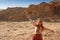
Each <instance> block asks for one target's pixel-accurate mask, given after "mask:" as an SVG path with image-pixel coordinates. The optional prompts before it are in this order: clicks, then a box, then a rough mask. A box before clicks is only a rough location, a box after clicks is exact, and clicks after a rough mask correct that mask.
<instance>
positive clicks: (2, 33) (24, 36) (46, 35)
mask: <svg viewBox="0 0 60 40" xmlns="http://www.w3.org/2000/svg"><path fill="white" fill-rule="evenodd" d="M43 24H44V27H46V28H49V29H51V30H54V31H55V32H54V33H52V32H50V31H48V30H45V31H44V32H43V33H42V34H43V40H60V23H51V22H43ZM33 34H35V26H33V25H32V24H31V23H30V22H2V21H1V22H0V40H32V37H33Z"/></svg>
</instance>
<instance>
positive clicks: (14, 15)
mask: <svg viewBox="0 0 60 40" xmlns="http://www.w3.org/2000/svg"><path fill="white" fill-rule="evenodd" d="M26 14H29V15H30V16H31V18H32V19H37V17H40V18H43V20H46V19H48V20H49V21H51V20H54V21H58V20H59V19H60V2H54V1H51V2H49V3H46V2H42V3H39V4H37V5H35V4H31V5H29V7H28V8H23V7H15V8H7V9H5V10H2V11H1V12H0V21H26V20H28V19H27V17H26ZM56 19H57V20H56Z"/></svg>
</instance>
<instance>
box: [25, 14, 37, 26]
mask: <svg viewBox="0 0 60 40" xmlns="http://www.w3.org/2000/svg"><path fill="white" fill-rule="evenodd" d="M26 17H27V18H28V19H29V21H31V23H32V24H33V25H34V26H36V25H37V24H36V22H35V21H34V20H32V19H31V18H30V16H29V15H26Z"/></svg>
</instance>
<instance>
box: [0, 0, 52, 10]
mask: <svg viewBox="0 0 60 40" xmlns="http://www.w3.org/2000/svg"><path fill="white" fill-rule="evenodd" d="M49 1H51V0H0V9H4V8H8V7H28V6H29V5H30V4H39V3H41V2H49Z"/></svg>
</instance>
